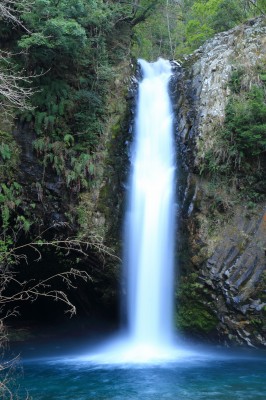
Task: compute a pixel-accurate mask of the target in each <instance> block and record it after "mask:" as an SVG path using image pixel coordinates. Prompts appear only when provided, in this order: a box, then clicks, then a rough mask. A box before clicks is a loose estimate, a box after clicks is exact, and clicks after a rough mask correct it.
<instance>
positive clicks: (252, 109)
mask: <svg viewBox="0 0 266 400" xmlns="http://www.w3.org/2000/svg"><path fill="white" fill-rule="evenodd" d="M259 70H260V69H259ZM244 76H245V72H244V70H243V69H238V70H235V71H234V72H233V73H232V76H231V79H230V82H229V87H230V89H231V91H232V95H231V97H230V99H229V101H228V104H227V106H226V110H225V122H224V126H223V127H222V128H219V129H217V131H216V132H215V133H214V134H213V138H214V141H213V147H212V148H210V149H209V150H207V151H206V152H205V154H204V159H203V160H202V163H201V170H200V171H201V173H203V174H206V173H207V174H209V175H212V176H214V175H220V176H221V175H227V176H229V177H230V176H233V175H234V176H235V175H237V176H238V175H241V176H242V177H241V181H242V182H244V181H245V184H244V185H243V191H245V186H246V188H249V195H248V197H249V199H250V201H259V200H260V199H261V195H260V194H259V193H257V192H256V191H255V192H254V191H253V190H252V191H251V190H250V188H252V187H255V186H256V182H258V181H261V182H262V181H264V180H265V177H263V172H262V171H263V165H264V164H263V163H264V161H263V160H264V154H265V152H266V88H265V85H264V83H263V81H262V80H261V81H260V84H259V85H253V86H252V87H251V88H250V89H249V90H247V89H246V88H245V87H244V85H243V83H242V81H243V78H244ZM239 187H241V185H240V183H239Z"/></svg>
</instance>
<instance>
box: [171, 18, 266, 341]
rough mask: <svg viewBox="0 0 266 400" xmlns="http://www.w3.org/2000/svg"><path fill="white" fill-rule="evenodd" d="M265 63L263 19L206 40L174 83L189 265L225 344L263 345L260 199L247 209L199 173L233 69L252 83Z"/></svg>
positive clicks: (265, 240)
mask: <svg viewBox="0 0 266 400" xmlns="http://www.w3.org/2000/svg"><path fill="white" fill-rule="evenodd" d="M265 62H266V20H265V18H264V17H260V18H257V19H254V20H251V21H248V22H247V23H246V24H244V25H241V26H238V27H236V28H234V29H232V30H230V31H228V32H222V33H220V34H218V35H216V36H215V37H214V38H213V39H211V40H209V41H207V42H206V43H205V44H204V45H203V46H202V47H201V48H199V49H198V50H197V51H195V52H194V53H193V54H192V55H191V56H189V57H187V58H186V59H185V61H184V63H183V80H182V81H180V80H179V88H178V91H179V93H180V95H179V98H178V102H177V103H178V107H176V109H177V119H178V135H179V137H180V141H181V143H182V149H183V158H184V160H185V163H186V165H187V168H188V179H187V190H186V192H185V199H184V205H185V206H184V208H183V219H184V221H185V222H184V224H186V226H187V229H188V230H189V247H190V250H189V251H190V260H191V268H192V270H194V271H197V274H198V276H199V279H200V281H201V282H202V283H203V290H204V288H205V289H206V290H208V291H210V292H211V293H212V301H211V302H209V303H208V308H209V309H211V310H212V312H213V313H214V314H215V315H216V316H217V318H218V320H219V323H218V325H217V331H218V332H219V337H220V338H221V340H222V341H225V342H226V343H228V344H241V345H242V344H247V345H250V346H265V345H266V340H265V332H266V312H265V310H266V297H265V290H266V278H265V277H266V275H265V274H266V266H265V262H266V259H265V248H266V213H265V211H266V207H265V202H264V203H263V201H260V202H259V204H256V205H254V204H253V207H252V210H251V209H250V208H249V207H248V205H247V202H245V201H243V200H242V201H238V202H235V197H234V196H233V195H232V194H231V193H229V190H228V189H227V188H226V187H224V188H223V187H218V188H217V184H216V185H215V184H213V182H212V181H211V179H208V176H205V177H203V176H204V175H201V172H202V171H201V169H200V168H201V161H202V160H204V157H205V156H206V153H207V152H208V151H212V149H213V146H214V141H215V134H216V133H215V132H216V131H217V128H221V127H222V126H223V123H224V120H225V110H226V105H227V104H228V100H229V98H230V96H231V89H230V84H229V81H230V77H231V76H232V72H233V71H236V70H237V69H238V68H242V69H243V70H244V71H245V72H244V82H245V84H246V85H250V86H251V85H252V84H256V83H257V80H258V78H257V75H258V72H256V71H257V70H256V67H257V66H258V65H264V66H265ZM236 186H237V184H236ZM236 191H237V189H236ZM203 301H204V300H203Z"/></svg>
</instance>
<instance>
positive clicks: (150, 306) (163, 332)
mask: <svg viewBox="0 0 266 400" xmlns="http://www.w3.org/2000/svg"><path fill="white" fill-rule="evenodd" d="M139 64H140V66H141V71H142V80H141V81H140V83H139V93H138V102H137V116H136V121H135V138H134V142H133V148H132V159H131V177H130V185H129V186H130V189H129V204H128V211H127V217H126V228H125V235H126V238H125V243H126V249H125V264H126V266H125V268H126V275H127V316H128V330H129V337H130V340H131V341H132V342H134V343H136V344H137V345H146V344H149V346H153V347H155V348H156V347H161V346H165V345H169V344H170V343H171V341H172V332H173V328H172V314H173V310H172V303H173V299H172V297H173V280H174V278H173V253H174V240H173V236H174V225H175V210H174V201H175V196H174V193H175V152H174V143H173V115H172V108H171V102H170V97H169V93H168V86H169V80H170V78H171V75H172V68H171V64H170V62H169V61H166V60H163V59H159V60H158V61H157V62H155V63H148V62H146V61H144V60H139Z"/></svg>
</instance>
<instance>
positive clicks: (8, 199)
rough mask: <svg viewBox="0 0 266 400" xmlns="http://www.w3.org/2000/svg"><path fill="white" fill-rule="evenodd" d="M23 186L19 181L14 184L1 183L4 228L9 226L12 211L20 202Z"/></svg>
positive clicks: (0, 195)
mask: <svg viewBox="0 0 266 400" xmlns="http://www.w3.org/2000/svg"><path fill="white" fill-rule="evenodd" d="M20 194H21V186H20V185H19V184H18V183H17V182H13V183H12V184H9V185H7V184H5V183H1V184H0V210H1V220H2V229H3V230H6V229H7V228H8V227H9V223H10V217H11V212H12V211H14V210H15V209H16V207H18V206H19V204H20V202H21V201H20Z"/></svg>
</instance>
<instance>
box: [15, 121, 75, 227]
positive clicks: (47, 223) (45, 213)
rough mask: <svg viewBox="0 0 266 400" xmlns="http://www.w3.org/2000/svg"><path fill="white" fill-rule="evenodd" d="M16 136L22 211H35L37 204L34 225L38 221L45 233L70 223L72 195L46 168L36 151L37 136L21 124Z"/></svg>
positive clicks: (51, 171) (18, 126) (33, 213)
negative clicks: (68, 215) (67, 212)
mask: <svg viewBox="0 0 266 400" xmlns="http://www.w3.org/2000/svg"><path fill="white" fill-rule="evenodd" d="M13 135H14V138H15V140H16V142H17V144H18V145H19V147H20V149H21V156H20V165H19V175H18V177H17V180H18V182H19V183H20V184H21V185H22V187H23V190H24V196H23V204H22V207H23V210H22V212H24V211H25V210H28V209H31V207H30V205H31V204H33V203H34V205H35V208H34V212H32V213H31V215H30V218H34V219H35V220H34V221H32V222H36V223H37V224H36V225H38V226H39V228H40V229H41V230H42V229H47V228H49V227H51V226H52V225H53V224H54V223H64V222H66V218H65V212H66V211H67V210H68V204H69V200H70V193H69V192H67V191H66V188H65V185H64V183H63V181H62V180H61V179H60V177H59V176H58V175H57V174H56V173H55V172H54V171H53V170H52V169H51V168H45V169H44V166H43V163H41V161H40V160H39V158H38V155H37V153H36V151H35V150H34V148H33V142H34V140H36V138H37V137H36V134H35V133H34V131H33V130H32V129H31V128H30V127H29V126H28V125H22V124H18V125H17V127H16V129H15V130H14V132H13Z"/></svg>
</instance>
